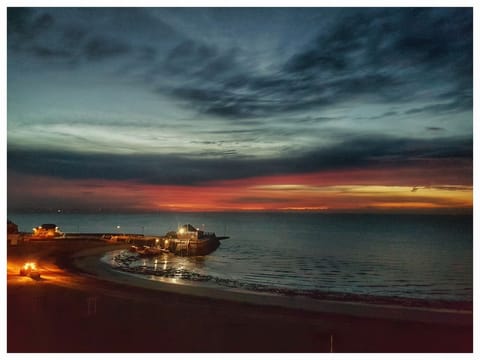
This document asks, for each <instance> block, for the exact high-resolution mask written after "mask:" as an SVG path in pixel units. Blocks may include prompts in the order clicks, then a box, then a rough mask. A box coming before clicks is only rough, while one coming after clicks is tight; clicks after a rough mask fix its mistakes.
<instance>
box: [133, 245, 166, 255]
mask: <svg viewBox="0 0 480 360" xmlns="http://www.w3.org/2000/svg"><path fill="white" fill-rule="evenodd" d="M130 251H131V252H135V253H137V254H138V255H140V256H145V257H149V256H157V255H161V254H165V253H168V252H169V251H168V250H167V249H161V248H159V247H151V246H141V247H136V246H132V247H130Z"/></svg>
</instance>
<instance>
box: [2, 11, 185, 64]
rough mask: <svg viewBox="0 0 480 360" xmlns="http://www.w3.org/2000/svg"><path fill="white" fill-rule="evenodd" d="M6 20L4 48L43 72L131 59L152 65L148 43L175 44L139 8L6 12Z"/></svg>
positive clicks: (169, 33) (156, 20) (158, 23)
mask: <svg viewBox="0 0 480 360" xmlns="http://www.w3.org/2000/svg"><path fill="white" fill-rule="evenodd" d="M7 16H8V35H9V36H8V42H7V43H8V48H9V49H10V50H12V51H14V52H18V53H21V54H24V55H27V56H30V57H32V58H33V60H34V61H35V62H36V60H45V61H48V62H46V63H44V65H46V66H48V65H49V64H50V65H51V61H52V60H56V62H55V66H58V64H59V63H62V62H63V63H65V64H67V65H72V64H75V65H80V64H82V63H88V62H89V61H99V60H105V59H117V58H122V59H125V60H128V59H129V58H130V57H131V56H136V57H137V59H140V60H142V61H143V62H144V61H145V60H146V59H148V60H149V61H154V56H153V55H154V53H155V51H156V50H155V49H153V48H152V47H151V46H150V44H152V40H155V41H156V40H158V38H163V39H162V41H163V42H168V41H166V40H165V39H175V38H176V32H175V30H174V29H173V28H171V27H170V26H168V25H167V24H165V23H164V22H163V21H162V20H161V19H159V18H155V17H153V16H152V15H151V14H150V13H149V11H148V9H141V8H131V9H125V8H110V9H105V8H9V9H8V11H7ZM142 71H145V69H142Z"/></svg>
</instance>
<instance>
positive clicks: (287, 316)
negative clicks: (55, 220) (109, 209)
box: [7, 242, 473, 352]
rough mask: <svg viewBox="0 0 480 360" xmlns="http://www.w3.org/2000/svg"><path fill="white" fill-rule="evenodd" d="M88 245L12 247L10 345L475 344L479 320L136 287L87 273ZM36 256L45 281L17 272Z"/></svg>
mask: <svg viewBox="0 0 480 360" xmlns="http://www.w3.org/2000/svg"><path fill="white" fill-rule="evenodd" d="M85 246H94V245H92V244H91V243H89V244H87V243H80V242H76V243H74V244H69V245H67V246H65V244H63V246H61V247H60V246H59V245H56V244H42V245H36V246H33V245H24V246H22V247H19V248H9V250H8V267H9V274H8V282H7V287H8V288H7V301H8V303H7V351H8V352H330V351H333V352H472V351H473V325H472V323H471V322H467V323H465V322H461V323H458V324H455V323H452V322H449V323H430V322H420V321H405V320H402V319H401V317H399V318H398V319H396V320H392V319H380V318H375V316H376V315H375V311H372V312H371V313H370V314H363V315H362V316H351V315H342V314H336V313H322V312H313V311H303V310H298V309H288V308H283V307H278V306H266V305H263V306H262V305H258V304H257V305H253V304H247V303H242V302H236V301H227V300H221V299H208V298H203V297H197V296H190V295H185V294H178V293H171V292H163V291H158V290H153V289H148V288H137V287H133V286H129V285H126V284H118V283H113V282H109V281H104V280H101V279H98V278H93V277H90V276H85V274H82V273H79V272H78V271H75V270H74V269H72V268H71V267H70V262H69V260H68V259H69V255H70V254H71V253H73V252H75V251H77V250H79V249H80V248H84V247H85ZM32 256H35V257H36V258H37V260H38V261H39V263H40V266H41V268H42V270H43V275H42V277H43V279H42V280H40V281H35V280H32V279H30V278H24V277H19V276H18V275H16V268H17V267H18V266H19V264H20V263H21V262H23V261H25V259H26V258H27V257H30V258H31V257H32Z"/></svg>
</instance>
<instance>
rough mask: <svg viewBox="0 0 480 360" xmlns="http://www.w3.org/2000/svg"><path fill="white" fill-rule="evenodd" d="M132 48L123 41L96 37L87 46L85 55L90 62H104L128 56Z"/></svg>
mask: <svg viewBox="0 0 480 360" xmlns="http://www.w3.org/2000/svg"><path fill="white" fill-rule="evenodd" d="M129 50H130V47H129V46H127V45H126V44H124V43H122V42H121V41H118V40H115V39H107V38H104V37H96V38H93V39H91V40H89V41H88V42H87V43H86V44H85V50H84V51H85V55H86V57H87V59H88V60H103V59H106V58H111V57H117V56H120V55H124V54H127V53H128V52H129Z"/></svg>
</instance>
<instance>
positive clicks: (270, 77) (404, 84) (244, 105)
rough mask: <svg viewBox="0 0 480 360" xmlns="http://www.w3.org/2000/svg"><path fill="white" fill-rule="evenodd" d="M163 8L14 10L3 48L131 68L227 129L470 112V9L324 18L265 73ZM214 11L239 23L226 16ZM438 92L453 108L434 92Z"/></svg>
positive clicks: (358, 12)
mask: <svg viewBox="0 0 480 360" xmlns="http://www.w3.org/2000/svg"><path fill="white" fill-rule="evenodd" d="M156 10H157V11H156V12H155V11H153V10H151V11H149V9H141V8H132V9H116V8H112V9H103V8H98V9H97V8H85V9H70V10H68V9H50V8H45V9H29V8H26V9H25V8H9V9H8V34H9V37H8V46H9V48H11V49H14V50H15V51H23V52H24V53H27V54H29V55H32V56H34V57H37V58H39V59H43V60H44V61H49V62H51V61H52V60H58V61H59V62H62V61H64V62H65V63H68V64H72V63H75V64H81V63H84V62H87V63H88V62H89V61H94V62H96V61H99V60H108V59H110V60H114V59H122V60H125V61H126V64H124V66H123V67H121V68H120V69H121V73H122V75H123V76H127V75H128V74H130V73H133V74H135V75H136V76H138V74H139V73H141V74H143V76H141V78H143V81H144V82H145V85H146V86H148V88H149V89H153V90H154V91H155V92H157V93H160V94H162V95H168V96H170V97H171V98H173V99H175V100H177V101H179V102H180V104H183V106H184V107H185V108H188V109H194V110H196V111H197V112H199V113H201V114H205V115H214V116H217V117H220V118H226V119H248V118H255V117H269V116H275V115H279V114H285V113H294V112H299V111H306V110H314V109H321V108H325V107H327V106H330V105H333V104H340V103H344V102H347V101H351V100H358V101H368V102H378V103H387V102H388V103H398V104H404V103H405V102H406V101H410V100H415V101H420V102H424V103H428V104H429V105H425V106H423V107H422V106H419V107H417V108H414V109H409V110H407V111H406V114H408V115H411V114H417V113H420V112H430V113H433V114H440V113H448V112H454V111H464V110H470V109H471V108H472V74H473V61H472V59H473V45H472V44H473V36H472V35H473V34H472V28H473V16H472V9H468V8H457V9H456V8H432V9H427V8H387V9H385V8H383V9H382V8H378V9H353V8H350V9H343V10H342V11H340V12H338V11H337V12H328V10H325V9H317V10H315V11H318V12H319V14H320V15H322V13H324V14H323V15H324V16H325V17H327V15H328V22H327V21H324V22H321V23H319V25H318V29H317V30H316V35H315V36H313V37H312V39H310V41H307V43H306V44H305V45H304V46H302V47H298V44H297V48H296V52H295V53H294V54H293V55H290V56H289V57H287V58H285V59H283V58H275V59H274V60H273V63H272V65H271V66H270V68H269V69H268V71H259V70H257V69H256V68H255V66H252V64H253V63H252V61H255V59H246V57H247V54H249V53H248V50H249V49H242V48H240V47H237V46H231V47H226V46H225V45H224V46H220V45H219V44H218V43H216V42H215V39H212V41H208V40H202V41H200V40H194V39H193V38H190V37H187V36H183V35H181V34H180V32H179V31H178V30H177V29H174V28H173V27H172V26H170V25H168V23H167V21H168V16H167V15H168V11H164V12H162V11H161V9H156ZM262 11H264V10H260V9H259V10H255V9H250V10H246V11H244V12H242V14H243V16H245V14H247V13H250V14H251V16H254V15H258V13H259V12H262ZM298 11H300V10H298ZM212 13H215V14H216V16H218V15H219V14H220V15H221V14H223V13H224V15H223V16H226V17H230V18H231V19H233V18H235V14H234V13H233V12H230V11H225V12H220V13H216V12H212ZM279 13H281V11H276V12H272V14H276V15H278V14H279ZM153 14H156V16H154V15H153ZM190 16H193V14H190ZM78 18H88V22H85V21H84V22H82V21H78ZM162 19H165V20H162ZM66 20H67V21H66ZM68 20H71V21H68ZM214 20H215V19H212V21H214ZM314 33H315V30H314ZM249 61H250V62H249ZM118 66H120V65H118ZM126 69H128V70H126ZM119 71H120V70H119ZM442 86H443V87H445V88H448V89H447V92H448V93H449V98H448V100H446V99H445V95H444V94H439V93H437V92H436V91H435V89H436V88H439V87H442ZM387 116H388V115H384V117H387Z"/></svg>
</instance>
